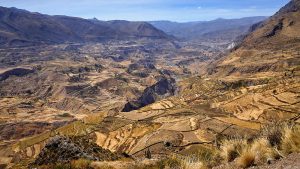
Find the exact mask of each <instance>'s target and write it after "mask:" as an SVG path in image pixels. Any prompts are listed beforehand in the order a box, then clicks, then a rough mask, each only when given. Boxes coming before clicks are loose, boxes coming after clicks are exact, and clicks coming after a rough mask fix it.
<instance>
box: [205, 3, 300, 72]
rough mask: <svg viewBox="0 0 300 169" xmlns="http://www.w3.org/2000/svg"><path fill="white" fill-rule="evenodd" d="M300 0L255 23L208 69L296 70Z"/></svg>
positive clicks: (213, 70) (298, 60) (299, 36)
mask: <svg viewBox="0 0 300 169" xmlns="http://www.w3.org/2000/svg"><path fill="white" fill-rule="evenodd" d="M299 17H300V1H299V0H292V1H291V2H290V3H289V4H287V5H286V6H285V7H283V8H282V9H281V10H280V11H279V12H277V13H276V14H275V15H274V16H272V17H271V18H269V19H268V20H267V21H265V22H263V23H261V24H259V25H256V28H254V30H253V32H251V33H250V34H249V35H248V36H246V37H245V39H244V40H243V41H242V42H241V44H240V45H239V46H238V47H237V49H236V50H234V51H233V52H232V53H231V54H229V55H228V56H226V57H224V58H222V59H221V60H219V61H218V62H217V63H216V64H215V65H216V66H215V67H213V68H212V69H211V70H210V73H211V74H215V75H217V76H218V77H224V76H232V77H245V76H249V77H266V76H278V75H283V74H285V75H287V74H289V73H292V74H293V73H295V71H296V70H298V69H299V64H300V52H299V51H300V31H299V30H300V22H299Z"/></svg>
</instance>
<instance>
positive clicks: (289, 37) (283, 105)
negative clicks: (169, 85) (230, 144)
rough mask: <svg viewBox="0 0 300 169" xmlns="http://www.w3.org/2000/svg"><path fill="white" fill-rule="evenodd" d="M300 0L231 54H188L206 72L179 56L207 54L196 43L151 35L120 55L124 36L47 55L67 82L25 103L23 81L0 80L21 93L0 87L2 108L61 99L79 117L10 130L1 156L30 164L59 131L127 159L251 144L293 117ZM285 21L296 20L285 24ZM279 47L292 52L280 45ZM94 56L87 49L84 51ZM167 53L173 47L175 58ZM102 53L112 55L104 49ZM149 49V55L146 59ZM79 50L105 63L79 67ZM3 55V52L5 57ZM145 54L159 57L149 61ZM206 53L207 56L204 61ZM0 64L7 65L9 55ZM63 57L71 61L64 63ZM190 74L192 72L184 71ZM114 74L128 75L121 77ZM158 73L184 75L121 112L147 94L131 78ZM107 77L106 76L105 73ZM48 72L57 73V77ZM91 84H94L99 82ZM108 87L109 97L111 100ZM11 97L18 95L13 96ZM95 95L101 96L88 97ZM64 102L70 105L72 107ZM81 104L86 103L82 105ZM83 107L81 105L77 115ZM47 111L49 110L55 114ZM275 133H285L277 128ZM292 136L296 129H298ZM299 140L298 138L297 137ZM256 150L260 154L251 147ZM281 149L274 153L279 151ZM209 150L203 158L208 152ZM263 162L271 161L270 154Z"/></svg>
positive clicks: (147, 79) (299, 70)
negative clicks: (155, 96)
mask: <svg viewBox="0 0 300 169" xmlns="http://www.w3.org/2000/svg"><path fill="white" fill-rule="evenodd" d="M299 2H300V1H299V0H292V1H291V2H290V3H289V4H288V5H287V6H285V7H284V8H282V9H281V10H280V11H279V12H278V13H277V14H276V15H274V16H273V17H271V18H270V19H269V20H267V21H266V22H264V23H262V24H259V25H256V26H253V31H252V32H251V33H250V34H249V35H248V36H246V37H245V38H244V40H243V41H242V42H241V44H240V45H239V46H237V47H236V48H235V49H234V50H233V51H232V53H229V54H228V55H226V56H224V57H220V56H221V55H219V57H217V56H216V55H214V57H209V55H205V56H204V57H201V58H198V59H196V58H194V59H195V60H196V61H199V62H198V63H199V64H198V66H199V65H203V66H205V68H208V71H207V72H206V69H205V68H204V69H203V68H202V69H201V68H199V69H201V71H199V72H202V74H204V75H203V76H196V75H195V74H197V73H199V72H197V71H193V70H195V67H196V65H195V64H193V63H195V62H194V61H193V60H192V61H191V60H186V59H187V58H188V57H184V59H182V58H183V56H182V54H186V55H184V56H190V55H191V56H193V54H194V53H197V52H198V54H199V53H201V54H203V55H204V53H203V52H202V49H198V50H196V51H195V50H192V51H191V50H190V48H189V47H187V46H185V47H182V46H181V47H182V48H180V47H179V46H177V45H176V44H174V43H169V42H168V43H162V44H164V45H166V46H169V47H170V46H171V47H170V48H171V50H170V51H176V53H172V52H170V51H165V50H163V49H162V48H155V49H153V48H151V46H152V45H153V43H154V44H157V43H158V42H156V41H155V42H152V43H151V44H148V43H143V46H139V45H138V44H135V43H134V44H132V42H130V43H129V44H127V45H128V46H130V49H132V50H133V51H135V52H133V53H131V54H132V55H130V54H128V53H127V55H126V52H125V53H123V52H124V50H122V49H123V48H122V46H123V45H124V44H121V46H120V45H119V44H118V43H117V44H114V45H115V46H117V47H116V48H114V51H118V52H120V53H121V54H120V55H113V54H111V53H110V52H111V51H110V50H104V51H106V53H105V54H104V55H102V56H101V57H97V56H95V55H92V54H86V53H81V52H84V51H86V50H87V51H89V52H91V51H93V49H97V47H99V46H98V45H95V46H93V45H92V46H90V45H88V46H81V47H80V49H81V50H80V52H79V54H83V55H85V54H86V56H85V57H79V58H78V57H71V58H72V59H70V60H69V62H61V60H60V62H55V61H56V60H54V61H53V60H52V61H51V64H50V65H52V64H53V65H55V66H54V67H53V69H54V70H53V71H52V72H55V73H54V75H55V78H57V79H60V81H62V82H64V83H60V84H61V86H60V85H58V86H56V87H57V89H55V90H54V91H59V90H58V89H63V91H64V95H63V96H62V95H60V94H61V92H52V94H51V95H50V96H49V97H46V99H45V100H43V99H41V100H43V101H44V102H42V103H40V100H39V99H40V98H39V97H37V98H36V99H35V102H33V103H34V104H32V102H29V103H28V102H25V103H24V98H26V96H28V95H27V94H30V92H29V93H26V92H21V93H18V91H27V90H25V89H22V90H21V89H20V90H16V88H15V87H14V86H17V85H4V87H2V86H1V88H0V89H5V90H3V91H8V89H10V90H9V91H10V92H9V93H13V92H17V93H16V94H13V95H8V94H6V93H5V92H3V94H2V95H4V96H5V97H4V98H2V100H1V101H2V103H3V104H4V103H5V104H4V105H8V106H7V108H10V107H14V106H11V105H14V104H15V103H16V102H17V103H18V104H16V106H17V108H15V109H14V110H22V107H32V109H34V108H35V107H36V106H37V105H39V104H40V105H41V107H43V108H48V107H51V106H53V107H55V106H56V107H55V108H57V109H56V110H64V109H63V108H70V109H68V110H74V111H71V112H72V113H71V115H72V116H77V118H71V117H68V116H67V114H62V115H61V116H60V117H59V118H62V117H63V118H71V120H61V121H60V122H66V123H67V124H64V125H62V124H61V125H59V126H60V127H58V126H56V127H52V126H47V125H45V126H44V127H45V128H47V131H45V132H41V131H36V133H34V134H32V133H29V134H28V133H25V134H24V135H25V136H24V137H22V139H21V138H14V137H12V138H9V139H6V140H3V141H1V142H0V143H1V144H0V146H1V148H0V157H1V158H0V159H1V161H0V163H4V164H6V165H8V166H12V167H15V168H22V167H28V166H32V164H33V162H34V161H35V160H36V159H39V154H40V152H41V151H42V150H43V148H44V147H45V145H46V144H47V143H48V142H49V140H51V138H53V137H55V136H60V135H64V136H68V137H70V138H72V139H73V138H77V137H84V138H85V139H86V140H88V141H87V142H89V143H91V144H93V145H95V144H97V145H98V146H100V147H102V148H104V149H107V150H110V151H111V152H112V153H116V154H122V155H123V156H126V157H127V158H129V160H130V161H134V162H136V163H138V164H141V163H142V162H143V161H144V160H145V159H148V158H150V159H163V158H166V157H173V156H178V155H179V156H180V155H181V156H185V157H190V156H192V157H193V156H197V155H199V154H201V153H203V152H206V151H205V150H204V149H220V147H222V146H220V145H221V144H223V143H224V140H226V139H230V138H243V139H245V140H246V141H245V142H246V143H245V144H248V143H251V142H253V140H254V139H257V138H258V137H259V134H261V133H262V131H263V128H264V127H265V126H267V125H270V124H274V123H275V124H277V123H278V122H287V123H292V124H294V125H295V126H299V125H300V124H299V123H300V114H299V109H300V67H299V57H298V55H297V51H298V49H299V41H298V40H299V37H298V32H297V28H298V21H299V19H298V18H297V17H296V16H298V15H299V12H300V10H299V5H300V3H299ZM287 21H289V24H287V23H288V22H287ZM290 21H291V22H293V23H292V24H291V22H290ZM278 24H279V26H278ZM280 25H281V26H280ZM270 31H271V33H270ZM266 33H267V34H266ZM148 45H149V46H150V48H146V49H145V48H144V47H145V46H147V47H149V46H148ZM108 46H109V47H111V46H113V45H112V43H110V44H108ZM137 46H138V47H137ZM68 47H69V46H68ZM100 47H101V49H103V48H105V47H106V46H102V45H100ZM100 47H99V48H100ZM133 48H134V49H133ZM136 48H138V49H136ZM283 48H284V49H285V50H286V51H288V52H283V51H282V49H283ZM83 49H84V50H83ZM142 49H144V50H142ZM149 50H150V51H156V53H155V54H157V52H158V53H159V55H158V56H156V55H155V54H153V53H151V52H149ZM126 51H128V50H126ZM136 51H137V52H136ZM206 52H207V51H206ZM77 54H78V53H77ZM90 55H92V56H93V57H89V56H90ZM124 55H125V56H128V57H126V59H124V58H123V57H122V56H124ZM145 55H146V56H149V55H151V56H152V57H146V58H147V59H148V60H147V59H145V57H142V56H145ZM173 55H175V56H174V57H171V56H173ZM75 56H76V55H75ZM79 56H81V55H79ZM107 56H110V57H109V58H105V57H107ZM139 56H141V57H139ZM136 58H138V59H136ZM150 58H152V60H150V61H149V59H150ZM153 58H154V59H153ZM208 58H209V59H208ZM23 59H24V58H23ZM26 59H28V58H25V59H24V60H25V61H28V62H29V60H26ZM36 59H40V58H36ZM77 59H86V60H87V61H90V60H93V61H94V60H97V59H99V60H98V61H99V62H100V61H101V62H100V63H103V64H101V66H96V65H93V66H92V67H89V66H88V65H84V66H85V67H84V68H83V69H80V68H81V67H80V66H82V63H81V61H82V60H79V61H78V60H77ZM107 59H109V60H110V61H111V59H112V60H115V61H117V63H115V62H114V64H112V62H109V61H108V60H107ZM183 60H184V61H183ZM4 61H7V60H5V59H4ZM149 62H150V63H155V64H149ZM212 62H213V64H212V65H209V63H212ZM4 63H6V64H7V63H9V62H8V61H7V62H4ZM37 63H42V60H38V62H37ZM69 63H72V64H70V65H68V64H69ZM85 63H94V62H85ZM15 64H16V65H18V64H19V63H18V62H16V63H15ZM38 65H39V64H37V67H36V68H35V69H33V68H28V67H27V66H23V67H20V68H18V69H13V70H3V71H2V73H1V76H0V77H1V79H5V80H3V82H1V83H2V84H6V83H10V84H15V83H18V82H19V81H20V80H18V76H21V78H23V74H19V73H18V70H19V69H24V70H27V71H24V72H27V73H28V74H27V75H25V76H24V78H29V79H30V80H33V79H34V78H33V77H34V76H33V77H32V76H31V74H34V73H35V72H36V71H41V72H42V73H41V74H40V73H38V74H37V75H38V76H40V77H43V76H42V75H43V72H45V71H47V70H48V69H50V68H52V67H51V66H50V67H47V68H43V67H42V69H40V68H39V67H38ZM65 65H68V69H63V68H65ZM108 65H109V66H112V68H111V69H110V71H105V70H102V66H103V67H108ZM174 65H177V66H174ZM86 67H87V68H86ZM86 69H88V70H89V71H87V70H86ZM196 69H197V68H196ZM57 72H59V73H57ZM62 72H66V74H67V75H62V74H63V73H62ZM96 72H98V73H101V76H96V74H97V73H96ZM111 72H114V73H115V74H114V75H115V77H114V78H112V76H108V74H110V73H111ZM56 73H57V74H56ZM145 73H146V75H145ZM192 73H195V74H192ZM11 74H13V76H11ZM189 74H192V75H191V76H189ZM105 75H106V76H105ZM119 75H124V76H121V78H120V76H119ZM162 75H164V77H168V78H169V77H172V78H173V77H180V78H177V79H176V80H177V81H176V88H177V89H178V90H176V92H174V93H175V95H173V96H169V97H165V98H162V99H161V100H157V101H156V102H154V103H152V102H151V104H149V105H143V106H141V107H139V106H137V107H135V109H136V110H132V111H128V112H122V111H120V110H121V108H122V106H119V104H120V103H121V102H122V103H124V104H123V106H124V105H125V103H126V102H127V101H136V100H140V99H139V98H141V97H143V94H140V95H139V96H141V97H137V96H135V97H132V98H133V99H131V100H130V99H129V98H131V97H130V96H132V95H133V94H132V93H133V91H135V90H133V88H134V87H135V88H139V89H141V90H138V91H139V92H141V93H142V90H143V89H145V88H147V87H148V89H149V86H150V85H149V86H147V85H146V84H149V83H150V84H151V85H152V86H150V88H155V85H154V87H153V84H155V83H156V82H157V79H156V78H154V77H155V76H159V77H161V76H162ZM174 75H175V76H174ZM103 76H105V77H107V78H106V79H102V78H103ZM50 77H51V76H50ZM82 77H87V79H86V80H83V79H82ZM31 78H33V79H31ZM47 78H49V77H47ZM47 78H46V80H47ZM52 78H53V79H54V77H52ZM68 78H70V79H69V80H75V81H76V85H73V86H71V85H69V81H68V82H67V79H68ZM124 78H125V79H126V80H128V81H129V82H130V83H129V84H131V85H130V86H127V87H129V88H131V89H132V90H126V91H125V92H123V91H120V90H119V89H120V88H122V87H123V85H126V83H125V84H124V83H122V81H125V79H124ZM8 80H9V81H8ZM81 80H82V81H83V82H85V83H87V80H89V81H88V82H89V83H88V85H87V86H85V85H82V84H81V83H83V82H82V81H81ZM140 80H141V81H142V82H141V81H140ZM172 81H173V80H172ZM138 82H139V83H138ZM77 83H78V84H77ZM37 84H38V83H37ZM79 84H81V85H79ZM28 86H29V85H28ZM37 86H39V85H37ZM95 86H100V87H99V88H97V87H95ZM30 87H36V86H30ZM44 87H45V86H44ZM60 87H61V88H60ZM85 89H87V90H85ZM102 89H105V90H102ZM0 91H2V90H0ZM37 91H39V90H37ZM50 91H52V89H51V90H50ZM108 91H109V93H106V95H105V93H104V92H108ZM145 91H147V90H145ZM152 91H153V90H152ZM172 91H173V90H172ZM97 92H98V93H97ZM102 92H103V93H102ZM119 92H120V93H119ZM130 92H132V93H130ZM55 94H58V95H55ZM126 94H128V95H126ZM99 95H105V96H107V97H103V98H100V97H98V96H99ZM124 95H125V96H126V97H127V98H126V99H125V98H124ZM20 96H23V97H20ZM37 96H44V95H37ZM53 96H55V99H57V101H56V102H55V101H53V100H52V99H51V98H52V97H53ZM112 96H114V99H113V98H112ZM19 97H20V98H19ZM67 98H71V99H73V100H76V99H78V100H80V101H79V102H71V101H70V102H68V101H67V100H65V99H67ZM116 98H117V99H116ZM118 98H120V99H118ZM18 99H19V100H18ZM60 99H62V100H60ZM97 99H99V100H97ZM15 100H17V101H16V102H14V101H15ZM51 100H52V101H53V102H51ZM96 100H97V104H95V103H94V101H96ZM21 101H23V102H21ZM69 103H70V104H73V105H72V106H70V107H68V105H69ZM129 103H130V102H129ZM54 105H55V106H54ZM59 106H61V107H59ZM77 106H78V107H77ZM60 108H62V109H60ZM89 108H90V109H89ZM83 109H84V110H86V113H85V111H83ZM8 110H10V109H8ZM47 110H48V111H49V113H47V114H45V116H43V115H42V116H40V117H41V118H43V119H46V117H48V116H50V117H51V118H50V119H51V120H56V119H57V118H54V117H55V116H54V113H53V112H54V111H55V110H53V109H47ZM79 110H80V111H81V113H79V114H76V112H78V111H79ZM91 112H92V113H91ZM26 113H28V112H26ZM51 113H53V116H52V114H51ZM3 114H4V115H8V116H9V117H8V118H3V121H4V123H5V124H6V125H8V124H9V121H8V119H10V118H11V117H12V116H14V117H16V118H15V119H14V120H16V121H18V120H20V119H21V118H28V119H29V118H30V117H34V115H35V114H36V113H35V114H34V115H28V114H26V115H27V116H17V115H23V112H22V111H20V112H17V114H14V113H9V112H5V113H3ZM19 117H21V118H19ZM36 118H37V117H36ZM50 119H47V120H50ZM58 121H59V120H58ZM52 124H54V123H52ZM10 125H11V124H10ZM2 131H3V130H2ZM12 133H14V132H12ZM26 134H27V135H26ZM276 134H278V133H275V136H276ZM290 135H292V134H290ZM273 136H274V135H273ZM275 136H274V137H275ZM278 137H281V135H280V136H278ZM295 138H298V137H297V136H295ZM50 142H51V141H50ZM296 142H297V143H298V141H296ZM267 144H269V143H267ZM260 146H261V145H260ZM297 146H299V144H297V145H296V147H297ZM247 148H249V147H247ZM260 148H262V147H259V146H258V149H260ZM277 148H278V147H275V150H276V151H278V152H279V150H278V149H277ZM279 148H280V147H279ZM297 148H298V147H297ZM299 149H300V148H299ZM44 150H45V149H44ZM255 150H256V149H255ZM275 150H274V151H275ZM296 150H298V149H296ZM255 154H257V153H256V152H255ZM278 154H279V155H280V152H279V153H278ZM230 155H232V154H230ZM237 155H241V152H238V151H237V152H233V155H232V156H234V157H232V158H233V160H234V159H235V158H236V156H237ZM255 157H256V156H255V155H254V158H255ZM280 157H284V155H280ZM280 157H279V158H280ZM205 158H209V157H206V156H205ZM127 160H128V159H127ZM225 160H226V159H225ZM233 160H231V156H230V160H228V161H227V162H234V161H233ZM272 160H273V159H272ZM99 161H101V159H100V160H98V162H94V163H93V166H94V168H97V167H98V168H101V167H103V166H101V165H102V163H105V165H106V164H110V165H112V166H113V167H117V166H118V165H116V163H118V162H119V165H120V163H121V167H119V168H122V167H124V165H125V164H126V163H127V162H126V160H124V161H117V162H102V163H101V162H99ZM266 161H268V162H269V160H266ZM250 163H251V164H250V166H251V165H253V164H254V163H253V161H250ZM229 167H230V165H229ZM129 168H130V167H129Z"/></svg>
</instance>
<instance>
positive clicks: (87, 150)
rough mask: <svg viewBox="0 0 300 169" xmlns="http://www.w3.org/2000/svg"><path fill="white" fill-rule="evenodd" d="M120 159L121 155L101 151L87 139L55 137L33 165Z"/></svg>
mask: <svg viewBox="0 0 300 169" xmlns="http://www.w3.org/2000/svg"><path fill="white" fill-rule="evenodd" d="M120 157H121V155H119V154H117V153H112V152H110V151H109V150H105V149H102V148H101V147H99V146H98V145H97V144H95V143H92V142H90V141H89V140H88V139H87V138H82V137H74V138H69V137H64V136H56V137H54V138H52V139H51V140H50V141H49V142H48V143H47V144H46V146H45V148H44V149H43V150H42V151H41V153H40V154H39V155H38V157H37V158H36V160H35V161H34V163H33V164H34V165H43V164H54V163H64V162H70V161H71V160H77V159H82V158H83V159H88V160H95V161H105V160H109V161H111V160H117V159H119V158H120Z"/></svg>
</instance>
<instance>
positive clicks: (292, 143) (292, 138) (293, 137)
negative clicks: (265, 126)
mask: <svg viewBox="0 0 300 169" xmlns="http://www.w3.org/2000/svg"><path fill="white" fill-rule="evenodd" d="M281 149H282V151H283V152H284V153H285V154H290V153H293V152H297V153H299V152H300V126H299V125H297V126H285V127H284V129H283V135H282V145H281Z"/></svg>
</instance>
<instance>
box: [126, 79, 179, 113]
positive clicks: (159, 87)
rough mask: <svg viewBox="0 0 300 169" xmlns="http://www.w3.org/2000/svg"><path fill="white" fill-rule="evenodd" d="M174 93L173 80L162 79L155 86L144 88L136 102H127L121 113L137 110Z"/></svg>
mask: <svg viewBox="0 0 300 169" xmlns="http://www.w3.org/2000/svg"><path fill="white" fill-rule="evenodd" d="M175 92H176V86H175V80H174V79H172V78H162V79H161V80H160V81H158V82H157V83H156V84H154V85H152V86H150V87H148V88H146V89H145V90H144V93H143V94H142V96H141V97H139V98H138V99H137V100H136V101H133V102H128V103H127V104H126V105H125V107H124V108H123V110H122V111H123V112H129V111H132V110H137V109H139V108H141V107H144V106H147V105H149V104H152V103H154V102H155V101H157V100H159V99H162V98H164V97H167V96H172V95H174V94H175Z"/></svg>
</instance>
